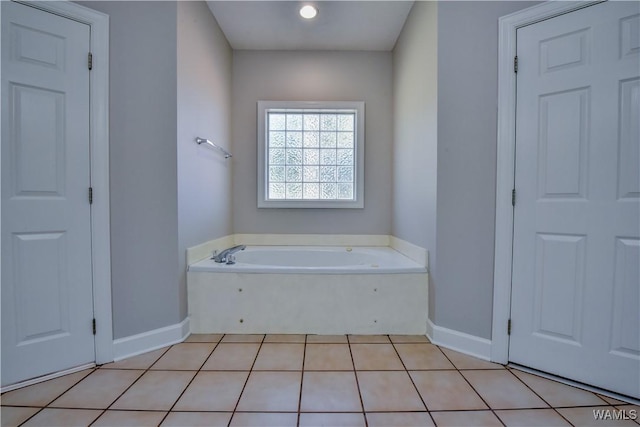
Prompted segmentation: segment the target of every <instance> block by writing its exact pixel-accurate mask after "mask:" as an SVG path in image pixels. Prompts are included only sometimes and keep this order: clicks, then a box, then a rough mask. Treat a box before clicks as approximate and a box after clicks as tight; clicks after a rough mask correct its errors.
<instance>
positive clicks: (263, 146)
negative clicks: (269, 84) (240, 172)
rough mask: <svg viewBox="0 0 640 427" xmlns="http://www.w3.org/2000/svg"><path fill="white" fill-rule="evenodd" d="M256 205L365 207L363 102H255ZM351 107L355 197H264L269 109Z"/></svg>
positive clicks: (339, 108) (266, 193)
mask: <svg viewBox="0 0 640 427" xmlns="http://www.w3.org/2000/svg"><path fill="white" fill-rule="evenodd" d="M257 107H258V111H257V119H258V123H257V125H258V126H257V146H258V208H296V209H317V208H320V209H362V208H364V159H365V157H364V124H365V110H364V102H362V101H258V106H257ZM347 109H348V110H354V111H355V124H354V132H355V136H354V151H355V153H354V169H355V170H354V177H353V179H354V183H353V184H354V198H353V199H349V200H335V199H333V200H319V199H313V200H304V199H295V200H294V199H287V200H283V199H277V200H276V199H271V200H270V199H267V195H268V191H267V188H268V185H269V176H268V173H269V168H268V165H267V162H268V160H269V157H268V154H267V150H268V144H267V138H268V136H267V134H268V126H267V114H268V113H269V111H270V110H347Z"/></svg>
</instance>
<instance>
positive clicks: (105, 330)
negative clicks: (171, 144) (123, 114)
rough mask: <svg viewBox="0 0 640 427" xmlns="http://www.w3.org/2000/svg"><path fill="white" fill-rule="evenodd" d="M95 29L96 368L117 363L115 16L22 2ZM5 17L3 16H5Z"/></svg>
mask: <svg viewBox="0 0 640 427" xmlns="http://www.w3.org/2000/svg"><path fill="white" fill-rule="evenodd" d="M16 3H22V4H24V5H26V6H29V7H33V8H36V9H40V10H42V11H45V12H49V13H53V14H55V15H59V16H62V17H64V18H68V19H72V20H74V21H77V22H81V23H83V24H87V25H89V27H90V28H91V32H90V50H91V53H92V54H93V67H92V70H91V75H90V80H89V82H90V83H89V122H90V156H91V157H90V166H91V176H90V179H91V187H92V188H93V195H94V197H93V204H92V205H91V262H92V279H93V311H94V316H95V319H96V325H97V331H96V335H95V337H94V345H95V363H96V364H103V363H106V362H112V361H113V328H112V311H111V241H110V214H109V16H108V15H106V14H104V13H102V12H98V11H95V10H93V9H89V8H87V7H84V6H81V5H79V4H76V3H72V2H71V1H67V0H65V1H59V2H58V1H56V2H50V1H16ZM0 13H1V12H0ZM87 327H89V325H87Z"/></svg>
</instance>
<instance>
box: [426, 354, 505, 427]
mask: <svg viewBox="0 0 640 427" xmlns="http://www.w3.org/2000/svg"><path fill="white" fill-rule="evenodd" d="M434 345H435V346H436V348H437V349H438V350H440V353H441V354H442V355H444V357H445V358H446V359H447V360H448V361H449V363H451V364H452V365H453V366H454V367H455V368H456V370H457V371H458V374H459V375H460V376H461V377H462V378H463V379H464V380H465V381H466V382H467V384H469V387H471V390H473V392H474V393H475V394H476V395H477V396H478V397H479V398H480V400H482V402H483V403H484V404H485V405H487V408H489V411H491V413H492V414H493V416H494V417H496V419H497V420H498V421H499V422H500V424H502V425H503V426H505V427H506V424H505V423H504V422H503V421H502V419H501V418H500V417H499V416H498V414H496V412H495V411H494V409H493V408H492V407H491V405H489V402H487V401H486V400H485V398H484V397H482V395H481V394H480V393H478V390H476V388H475V387H474V386H473V385H472V384H471V382H470V381H469V380H468V379H467V377H465V376H464V375H462V372H460V369H458V367H457V366H456V365H455V363H453V361H452V360H451V359H449V356H447V353H445V352H444V351H442V349H441V348H440V346H439V345H437V344H434ZM485 370H486V371H493V370H494V369H485ZM512 375H513V374H512Z"/></svg>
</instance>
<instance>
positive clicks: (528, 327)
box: [509, 2, 640, 398]
mask: <svg viewBox="0 0 640 427" xmlns="http://www.w3.org/2000/svg"><path fill="white" fill-rule="evenodd" d="M639 13H640V3H638V2H607V3H601V4H598V5H595V6H591V7H588V8H585V9H581V10H578V11H576V12H572V13H569V14H566V15H562V16H558V17H555V18H552V19H549V20H546V21H543V22H540V23H537V24H534V25H530V26H527V27H524V28H521V29H519V30H518V31H517V52H518V53H517V55H518V72H517V112H516V172H515V189H516V204H515V208H514V209H515V211H514V235H513V276H512V304H511V319H512V332H511V336H510V344H509V360H510V361H512V362H515V363H518V364H521V365H525V366H529V367H532V368H535V369H539V370H542V371H546V372H550V373H553V374H556V375H559V376H562V377H566V378H570V379H573V380H576V381H580V382H583V383H587V384H590V385H595V386H598V387H601V388H604V389H608V390H612V391H615V392H618V393H622V394H625V395H629V396H634V397H636V398H638V397H640V328H639V325H640V309H639V307H640V293H639V288H640V274H639V268H640V267H639V265H640V240H639V237H640V208H639V207H640V168H639V164H640V151H639V140H640V79H639V76H640V33H639V30H640V14H639Z"/></svg>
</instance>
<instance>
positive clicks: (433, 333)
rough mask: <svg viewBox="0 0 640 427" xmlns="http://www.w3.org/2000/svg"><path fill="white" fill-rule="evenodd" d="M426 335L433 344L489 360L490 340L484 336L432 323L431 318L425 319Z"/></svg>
mask: <svg viewBox="0 0 640 427" xmlns="http://www.w3.org/2000/svg"><path fill="white" fill-rule="evenodd" d="M427 336H428V337H429V340H430V341H431V342H432V343H434V344H437V345H440V346H442V347H446V348H449V349H451V350H454V351H459V352H460V353H464V354H468V355H469V356H473V357H477V358H478V359H483V360H491V340H488V339H486V338H480V337H476V336H475V335H469V334H465V333H464V332H458V331H454V330H453V329H448V328H443V327H442V326H437V325H434V324H433V322H432V321H431V319H428V320H427Z"/></svg>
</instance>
